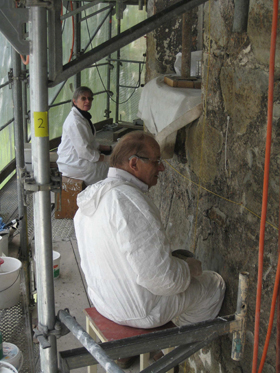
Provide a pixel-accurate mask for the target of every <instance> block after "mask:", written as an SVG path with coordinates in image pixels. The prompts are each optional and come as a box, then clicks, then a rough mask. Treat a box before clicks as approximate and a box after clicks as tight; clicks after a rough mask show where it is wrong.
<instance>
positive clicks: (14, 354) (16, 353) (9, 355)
mask: <svg viewBox="0 0 280 373" xmlns="http://www.w3.org/2000/svg"><path fill="white" fill-rule="evenodd" d="M3 355H4V356H3V359H2V360H1V362H2V361H4V362H5V363H9V364H11V365H13V366H14V367H15V368H16V369H17V371H18V372H20V369H21V368H22V365H23V356H22V352H21V351H20V349H19V348H18V347H17V346H16V345H14V344H12V343H7V342H3Z"/></svg>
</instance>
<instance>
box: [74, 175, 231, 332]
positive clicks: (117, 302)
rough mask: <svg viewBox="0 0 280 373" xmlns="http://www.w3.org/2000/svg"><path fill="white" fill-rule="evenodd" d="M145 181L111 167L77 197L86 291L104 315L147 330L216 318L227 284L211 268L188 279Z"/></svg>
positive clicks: (77, 214)
mask: <svg viewBox="0 0 280 373" xmlns="http://www.w3.org/2000/svg"><path fill="white" fill-rule="evenodd" d="M147 190H148V186H147V185H146V184H144V183H143V182H142V181H140V180H139V179H137V178H136V177H134V176H133V175H131V174H130V173H128V172H126V171H124V170H120V169H117V168H109V173H108V178H107V179H105V180H103V181H100V182H99V183H97V184H94V185H91V186H89V187H88V188H86V189H85V190H84V191H83V192H81V193H80V194H79V195H78V198H77V203H78V206H79V209H78V211H77V213H76V215H75V217H74V224H75V230H76V236H77V241H78V248H79V252H80V256H81V266H82V269H83V272H84V274H85V278H86V281H87V285H88V293H89V296H90V298H91V300H92V302H93V304H94V306H95V307H96V309H97V310H98V312H100V313H101V314H102V315H103V316H105V317H107V318H108V319H110V320H112V321H114V322H116V323H118V324H122V325H129V326H132V327H139V328H153V327H157V326H160V325H164V324H165V323H167V322H168V321H170V320H173V322H175V324H176V325H183V324H185V325H186V324H190V323H194V322H199V321H203V320H207V319H212V318H214V317H216V316H217V314H218V312H219V310H220V307H221V304H222V301H223V297H224V291H225V285H224V281H223V279H222V277H221V276H220V275H218V274H217V273H215V272H211V271H205V272H203V274H202V275H201V276H200V277H196V278H191V277H190V270H189V266H188V264H187V263H186V262H185V261H184V260H181V259H178V258H176V257H173V256H172V255H171V248H170V244H169V242H168V239H167V236H166V233H165V230H164V227H163V225H162V222H161V219H160V214H159V211H158V209H157V207H156V206H155V205H154V203H153V202H152V201H151V200H150V198H149V197H148V196H147V195H145V194H144V193H143V192H146V191H147Z"/></svg>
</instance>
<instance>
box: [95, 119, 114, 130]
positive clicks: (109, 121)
mask: <svg viewBox="0 0 280 373" xmlns="http://www.w3.org/2000/svg"><path fill="white" fill-rule="evenodd" d="M106 124H113V118H107V119H104V120H102V121H100V122H96V123H94V124H93V125H94V127H95V129H96V131H100V130H102V128H103V127H104V126H105V125H106Z"/></svg>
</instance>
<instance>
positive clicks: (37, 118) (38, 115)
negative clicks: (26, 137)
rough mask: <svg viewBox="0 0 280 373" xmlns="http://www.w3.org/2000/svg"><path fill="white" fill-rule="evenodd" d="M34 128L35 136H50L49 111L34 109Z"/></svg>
mask: <svg viewBox="0 0 280 373" xmlns="http://www.w3.org/2000/svg"><path fill="white" fill-rule="evenodd" d="M34 130H35V137H48V136H49V127H48V112H47V111H34Z"/></svg>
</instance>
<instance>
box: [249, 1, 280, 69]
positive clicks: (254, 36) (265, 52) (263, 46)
mask: <svg viewBox="0 0 280 373" xmlns="http://www.w3.org/2000/svg"><path fill="white" fill-rule="evenodd" d="M272 12H273V1H272V0H269V1H263V0H250V11H249V19H248V30H247V32H248V36H249V38H250V40H251V43H252V49H253V52H254V54H255V56H256V59H257V60H258V61H259V62H260V63H261V64H264V65H268V64H269V57H270V40H271V27H272ZM279 32H280V22H279V16H278V28H277V34H278V35H279ZM279 46H280V40H279V38H278V40H277V47H276V59H275V64H276V67H280V50H279Z"/></svg>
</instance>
